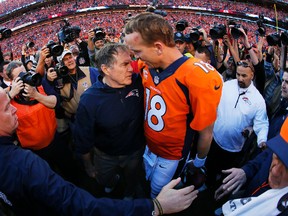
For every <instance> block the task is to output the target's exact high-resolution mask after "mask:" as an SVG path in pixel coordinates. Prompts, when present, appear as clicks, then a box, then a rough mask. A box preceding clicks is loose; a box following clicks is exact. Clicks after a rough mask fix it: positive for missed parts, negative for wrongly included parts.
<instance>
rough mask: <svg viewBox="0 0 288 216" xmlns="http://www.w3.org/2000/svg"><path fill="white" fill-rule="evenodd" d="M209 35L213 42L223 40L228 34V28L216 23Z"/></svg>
mask: <svg viewBox="0 0 288 216" xmlns="http://www.w3.org/2000/svg"><path fill="white" fill-rule="evenodd" d="M209 34H210V36H211V38H212V39H213V40H217V39H220V38H223V36H224V35H226V34H227V32H226V26H225V25H224V24H218V23H216V24H215V25H214V26H213V27H212V28H211V29H210V31H209Z"/></svg>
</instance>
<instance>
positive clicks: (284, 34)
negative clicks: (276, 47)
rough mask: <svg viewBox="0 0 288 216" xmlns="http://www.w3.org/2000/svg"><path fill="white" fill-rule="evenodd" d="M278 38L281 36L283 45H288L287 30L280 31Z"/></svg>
mask: <svg viewBox="0 0 288 216" xmlns="http://www.w3.org/2000/svg"><path fill="white" fill-rule="evenodd" d="M280 38H281V41H282V43H283V45H285V46H287V45H288V31H285V32H282V33H281V37H280Z"/></svg>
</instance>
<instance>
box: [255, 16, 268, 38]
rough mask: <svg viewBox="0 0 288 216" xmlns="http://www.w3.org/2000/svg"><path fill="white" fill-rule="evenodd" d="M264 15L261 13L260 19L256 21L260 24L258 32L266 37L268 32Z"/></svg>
mask: <svg viewBox="0 0 288 216" xmlns="http://www.w3.org/2000/svg"><path fill="white" fill-rule="evenodd" d="M264 21H265V20H264V15H263V14H259V19H258V20H257V21H256V24H257V26H258V29H257V32H258V33H259V35H260V36H261V37H264V36H265V34H266V28H265V25H264Z"/></svg>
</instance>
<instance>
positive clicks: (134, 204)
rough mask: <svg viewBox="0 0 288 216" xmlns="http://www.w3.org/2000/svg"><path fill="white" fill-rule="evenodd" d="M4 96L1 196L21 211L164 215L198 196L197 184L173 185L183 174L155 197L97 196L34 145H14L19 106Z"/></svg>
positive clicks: (0, 128)
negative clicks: (39, 153)
mask: <svg viewBox="0 0 288 216" xmlns="http://www.w3.org/2000/svg"><path fill="white" fill-rule="evenodd" d="M0 101H1V103H0V119H1V122H0V170H1V172H0V200H3V202H5V203H6V204H7V205H8V206H10V207H11V208H12V210H13V211H14V212H15V213H16V215H24V216H25V215H29V216H31V215H41V216H45V215H69V216H71V215H85V216H88V215H97V216H101V215H109V216H110V215H117V216H118V215H123V216H124V215H125V216H127V215H137V216H141V215H143V216H144V215H159V214H160V213H165V214H169V213H174V212H178V211H181V210H184V209H185V208H187V207H188V206H189V205H190V204H191V203H192V201H193V200H194V199H195V198H196V197H197V191H194V186H190V187H186V188H183V189H180V190H175V189H172V188H173V187H175V186H176V185H177V184H178V183H179V182H180V178H178V179H177V180H173V181H171V182H170V183H169V184H168V185H166V186H165V187H164V188H163V190H162V191H161V193H160V194H159V195H158V196H157V198H156V199H154V200H153V201H151V200H149V199H137V200H131V201H125V200H112V199H107V198H100V199H97V198H94V197H93V196H92V195H90V194H89V193H88V192H86V191H84V190H82V189H79V188H77V187H76V186H75V185H73V184H71V183H69V182H66V181H65V180H63V179H62V178H61V177H60V176H58V175H57V174H56V173H54V172H53V171H52V170H51V169H50V167H49V166H48V164H47V163H46V162H45V161H44V160H42V159H41V158H40V157H38V156H37V155H35V154H33V153H32V152H31V151H30V150H24V149H22V148H19V147H18V146H15V145H14V144H13V142H12V141H13V138H12V136H13V133H14V132H15V130H16V128H17V126H18V120H17V116H16V111H17V109H16V108H15V107H14V106H12V105H11V104H10V100H9V98H8V96H7V95H6V93H5V91H4V90H3V89H2V88H0Z"/></svg>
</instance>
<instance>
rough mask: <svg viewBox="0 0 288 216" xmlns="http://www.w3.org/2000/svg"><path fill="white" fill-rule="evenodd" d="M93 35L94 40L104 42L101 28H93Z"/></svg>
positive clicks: (103, 33) (104, 34)
mask: <svg viewBox="0 0 288 216" xmlns="http://www.w3.org/2000/svg"><path fill="white" fill-rule="evenodd" d="M93 31H94V33H95V37H94V38H95V40H104V39H105V36H106V33H105V32H104V30H103V28H95V29H94V30H93Z"/></svg>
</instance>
